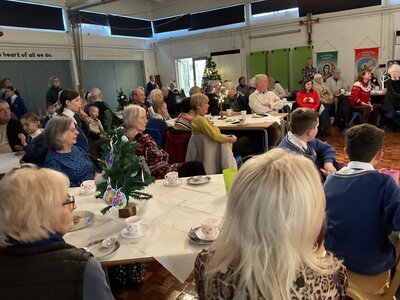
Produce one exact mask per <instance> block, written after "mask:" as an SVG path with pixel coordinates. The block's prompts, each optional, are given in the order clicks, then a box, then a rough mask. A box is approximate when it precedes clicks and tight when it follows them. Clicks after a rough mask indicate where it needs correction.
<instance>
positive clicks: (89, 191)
mask: <svg viewBox="0 0 400 300" xmlns="http://www.w3.org/2000/svg"><path fill="white" fill-rule="evenodd" d="M93 193H96V189H93V190H85V189H80V190H79V194H80V195H91V194H93Z"/></svg>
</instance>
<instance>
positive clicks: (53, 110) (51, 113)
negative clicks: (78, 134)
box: [40, 103, 57, 128]
mask: <svg viewBox="0 0 400 300" xmlns="http://www.w3.org/2000/svg"><path fill="white" fill-rule="evenodd" d="M46 111H47V116H45V117H44V118H42V119H41V120H40V123H41V124H42V127H43V128H44V127H46V124H47V122H48V121H49V120H50V119H51V118H52V117H54V116H55V115H57V113H56V106H55V105H54V104H53V103H48V104H47V105H46Z"/></svg>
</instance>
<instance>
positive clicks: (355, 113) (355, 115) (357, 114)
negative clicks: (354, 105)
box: [343, 111, 363, 134]
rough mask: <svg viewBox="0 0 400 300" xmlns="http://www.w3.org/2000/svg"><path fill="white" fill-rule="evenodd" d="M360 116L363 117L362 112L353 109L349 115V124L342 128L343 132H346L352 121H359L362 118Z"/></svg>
mask: <svg viewBox="0 0 400 300" xmlns="http://www.w3.org/2000/svg"><path fill="white" fill-rule="evenodd" d="M362 117H363V115H362V112H359V111H353V113H352V114H351V117H350V121H349V125H348V126H347V127H346V128H345V129H343V134H346V132H347V130H348V129H349V128H350V127H351V126H353V124H354V122H360V121H361V120H362Z"/></svg>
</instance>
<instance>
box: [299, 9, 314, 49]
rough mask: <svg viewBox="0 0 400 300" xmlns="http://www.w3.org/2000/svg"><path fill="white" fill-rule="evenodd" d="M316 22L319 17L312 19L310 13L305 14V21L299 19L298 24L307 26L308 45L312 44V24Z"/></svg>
mask: <svg viewBox="0 0 400 300" xmlns="http://www.w3.org/2000/svg"><path fill="white" fill-rule="evenodd" d="M318 22H319V18H316V19H313V18H312V14H311V13H308V14H307V19H306V20H305V21H300V25H306V27H307V34H308V41H307V44H308V45H311V44H312V40H311V34H312V24H313V23H318Z"/></svg>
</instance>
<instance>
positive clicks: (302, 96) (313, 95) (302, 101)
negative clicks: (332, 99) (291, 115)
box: [296, 90, 321, 110]
mask: <svg viewBox="0 0 400 300" xmlns="http://www.w3.org/2000/svg"><path fill="white" fill-rule="evenodd" d="M296 101H297V104H298V105H299V107H306V108H311V109H313V110H317V109H318V108H319V105H320V103H321V102H320V101H319V97H318V93H317V91H314V90H311V91H309V92H308V93H303V92H302V91H298V92H297V94H296Z"/></svg>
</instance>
